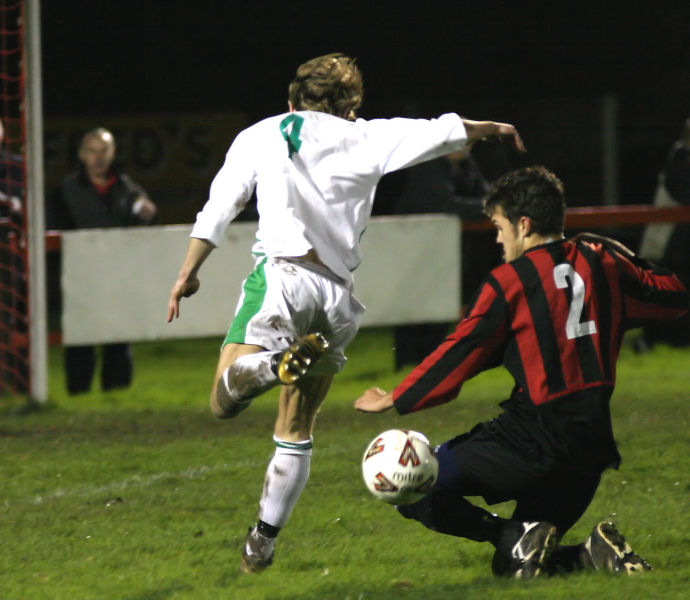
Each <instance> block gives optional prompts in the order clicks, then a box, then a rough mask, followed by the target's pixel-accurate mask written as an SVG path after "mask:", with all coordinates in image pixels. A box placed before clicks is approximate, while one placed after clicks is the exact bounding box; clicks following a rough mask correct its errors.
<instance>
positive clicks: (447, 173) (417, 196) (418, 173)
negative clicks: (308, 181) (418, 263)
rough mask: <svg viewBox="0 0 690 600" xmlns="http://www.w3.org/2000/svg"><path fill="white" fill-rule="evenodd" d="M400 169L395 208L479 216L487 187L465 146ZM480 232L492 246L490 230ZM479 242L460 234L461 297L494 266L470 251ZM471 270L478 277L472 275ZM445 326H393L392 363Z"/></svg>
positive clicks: (407, 357) (424, 349)
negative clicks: (402, 169)
mask: <svg viewBox="0 0 690 600" xmlns="http://www.w3.org/2000/svg"><path fill="white" fill-rule="evenodd" d="M402 175H403V177H404V179H403V183H402V189H401V191H400V193H399V195H398V197H397V201H396V203H395V208H394V212H395V214H399V215H408V214H422V213H452V214H456V215H458V216H460V217H461V218H462V219H468V220H475V219H480V218H483V213H482V197H483V196H484V194H485V193H486V192H487V191H488V189H489V184H488V182H487V181H486V179H485V178H484V176H483V175H482V172H481V170H480V169H479V166H478V165H477V163H476V161H475V160H474V158H473V157H472V154H471V149H470V148H468V147H466V148H463V149H462V150H459V151H457V152H453V153H452V154H448V155H446V156H442V157H440V158H437V159H435V160H431V161H429V162H425V163H422V164H419V165H415V166H414V167H411V168H409V169H406V170H405V171H404V172H403V173H402ZM458 234H459V232H458ZM480 236H481V234H480ZM480 236H477V237H480ZM484 237H486V241H488V242H489V244H491V245H492V246H493V244H492V240H491V234H490V233H489V234H488V235H486V236H484ZM481 243H482V240H481V239H473V238H472V237H471V236H463V240H462V258H463V260H462V283H461V285H462V290H463V299H464V300H466V293H465V292H467V291H470V290H473V289H474V288H475V287H476V286H477V285H478V284H479V282H480V281H481V279H482V277H483V275H484V273H486V272H487V271H488V270H490V269H491V268H492V267H493V266H495V265H493V264H491V265H487V264H485V261H483V260H478V259H477V257H476V256H475V254H476V249H475V248H474V246H475V244H481ZM490 254H491V253H490V252H489V254H488V255H489V256H490ZM479 255H480V256H487V254H485V253H479ZM497 258H498V257H497ZM476 267H479V268H476ZM477 272H478V273H479V275H478V277H477V276H475V273H477ZM475 279H476V281H475ZM449 329H450V323H419V324H413V325H398V326H397V327H395V329H394V336H395V369H396V370H399V369H401V368H402V367H404V366H405V365H407V364H417V363H419V362H421V361H422V360H423V359H424V357H425V356H427V355H428V354H430V353H431V352H432V351H433V350H434V349H435V348H436V346H438V345H439V344H440V343H441V341H442V340H443V338H444V337H445V336H446V334H447V333H448V330H449Z"/></svg>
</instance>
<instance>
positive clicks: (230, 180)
mask: <svg viewBox="0 0 690 600" xmlns="http://www.w3.org/2000/svg"><path fill="white" fill-rule="evenodd" d="M245 139H246V137H245V136H244V135H243V132H242V133H240V134H238V136H237V137H236V138H235V140H234V141H233V143H232V144H231V146H230V149H229V150H228V152H227V154H226V155H225V162H224V163H223V166H222V167H221V168H220V170H219V171H218V173H217V174H216V176H215V177H214V179H213V182H212V183H211V191H210V194H209V199H208V201H207V202H206V204H205V205H204V207H203V208H202V209H201V211H200V212H199V213H197V216H196V222H195V224H194V227H193V228H192V233H191V237H195V238H200V239H204V240H208V241H209V242H211V243H212V244H213V245H214V246H218V245H219V244H220V242H221V241H222V239H223V235H224V233H225V230H226V229H227V227H228V225H229V224H230V222H231V221H232V220H233V219H234V218H235V217H236V216H237V215H238V214H239V213H240V212H241V211H242V209H243V208H244V207H245V205H246V204H247V202H248V201H249V199H250V198H251V196H252V193H253V192H254V187H255V186H256V171H255V168H254V164H255V161H254V160H253V153H252V148H251V145H250V144H247V143H245Z"/></svg>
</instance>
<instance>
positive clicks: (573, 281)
mask: <svg viewBox="0 0 690 600" xmlns="http://www.w3.org/2000/svg"><path fill="white" fill-rule="evenodd" d="M687 307H688V295H687V292H686V290H685V288H684V287H683V284H682V283H681V282H680V281H679V280H678V278H677V277H676V276H675V275H673V274H671V273H669V272H667V271H664V270H661V269H659V268H657V267H654V266H652V265H650V264H648V263H647V262H646V261H643V260H642V259H637V258H635V259H632V260H630V259H628V258H625V257H623V256H621V255H620V254H618V253H616V252H615V251H614V250H613V249H611V248H609V247H608V246H605V245H602V244H595V243H590V242H577V243H574V242H570V241H568V240H559V241H556V242H550V243H548V244H545V245H542V246H538V247H535V248H532V249H530V250H528V251H527V252H525V253H524V254H523V255H522V256H520V257H519V258H517V259H515V260H513V261H511V262H510V263H507V264H504V265H501V266H499V267H497V268H495V269H493V270H492V271H491V273H490V274H489V276H488V277H487V278H486V279H485V280H484V282H483V284H482V286H481V287H480V289H479V291H478V293H477V295H476V296H475V297H474V299H473V302H472V304H471V306H470V307H469V309H468V312H467V316H466V317H465V318H464V319H463V320H462V321H461V322H460V323H459V325H458V326H457V328H456V330H455V331H454V332H453V333H452V334H451V335H450V336H449V337H448V338H447V339H446V340H445V341H444V342H443V343H442V344H441V345H440V346H439V347H438V348H437V349H436V350H435V351H434V352H433V353H432V354H430V355H429V356H428V357H427V358H426V359H425V360H424V361H423V362H422V363H421V364H420V365H419V366H417V367H416V368H415V369H414V370H413V371H412V372H411V373H410V374H409V375H408V376H407V377H406V378H405V379H404V380H403V381H402V382H401V383H400V384H399V385H398V386H397V387H396V388H395V390H394V391H393V398H394V401H395V407H396V409H397V410H398V412H399V413H401V414H405V413H409V412H414V411H417V410H421V409H424V408H429V407H431V406H436V405H439V404H442V403H445V402H448V401H450V400H452V399H454V398H455V397H456V396H457V395H458V393H459V392H460V388H461V386H462V384H463V382H464V381H467V380H468V379H470V378H471V377H473V376H474V375H476V374H477V373H479V372H481V371H484V370H486V369H489V368H491V367H495V366H498V365H499V364H503V365H504V366H505V367H506V368H507V369H508V371H509V372H510V373H511V374H512V376H513V377H514V378H515V382H516V391H517V392H518V393H519V394H520V395H521V396H525V397H528V398H529V400H530V401H531V402H532V404H534V405H536V406H541V405H544V404H546V403H548V402H551V401H552V400H556V399H559V398H565V397H573V395H574V396H575V397H578V396H582V395H585V396H586V395H587V393H588V390H591V392H592V393H593V394H596V395H597V396H599V397H601V395H602V393H604V396H605V397H606V398H608V397H610V394H611V393H612V392H613V387H614V384H615V379H616V360H617V358H618V353H619V350H620V346H621V341H622V338H623V333H624V331H625V330H626V329H630V328H632V327H637V326H639V325H642V324H645V323H647V322H649V321H655V320H668V319H673V318H677V317H680V316H682V315H683V314H684V313H685V312H686V311H687Z"/></svg>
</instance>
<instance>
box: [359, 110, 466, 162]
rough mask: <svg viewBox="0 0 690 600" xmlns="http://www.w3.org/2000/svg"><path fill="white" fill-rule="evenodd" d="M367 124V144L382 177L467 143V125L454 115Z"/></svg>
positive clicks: (370, 122)
mask: <svg viewBox="0 0 690 600" xmlns="http://www.w3.org/2000/svg"><path fill="white" fill-rule="evenodd" d="M365 123H366V127H365V135H366V137H367V141H368V142H370V143H371V144H372V151H373V152H372V153H373V155H374V156H376V157H377V158H378V162H379V167H380V169H381V173H382V174H383V175H385V174H386V173H390V172H392V171H397V170H398V169H404V168H406V167H411V166H412V165H416V164H418V163H421V162H424V161H427V160H431V159H433V158H437V157H439V156H443V155H445V154H449V153H451V152H455V151H456V150H460V149H461V148H463V147H464V146H465V144H466V143H467V132H466V131H465V126H464V125H463V123H462V119H461V118H460V117H459V116H458V115H456V114H455V113H448V114H445V115H441V116H440V117H438V118H437V119H404V118H395V119H374V120H371V121H367V122H365Z"/></svg>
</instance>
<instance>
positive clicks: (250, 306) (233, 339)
mask: <svg viewBox="0 0 690 600" xmlns="http://www.w3.org/2000/svg"><path fill="white" fill-rule="evenodd" d="M265 264H266V259H265V258H264V259H263V260H262V261H261V262H260V263H259V264H258V265H257V266H256V268H255V269H254V270H253V271H252V272H251V274H250V275H249V277H247V279H246V280H245V282H244V286H243V288H242V289H243V290H244V300H243V301H242V306H241V307H240V309H239V310H238V311H237V314H236V315H235V318H234V319H233V321H232V324H231V325H230V329H228V334H227V335H226V336H225V340H224V341H223V346H226V345H227V344H244V338H245V337H246V335H247V324H248V323H249V321H251V319H252V318H253V317H254V315H256V313H258V312H259V310H261V307H262V306H263V303H264V298H265V297H266V273H265V272H264V265H265Z"/></svg>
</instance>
